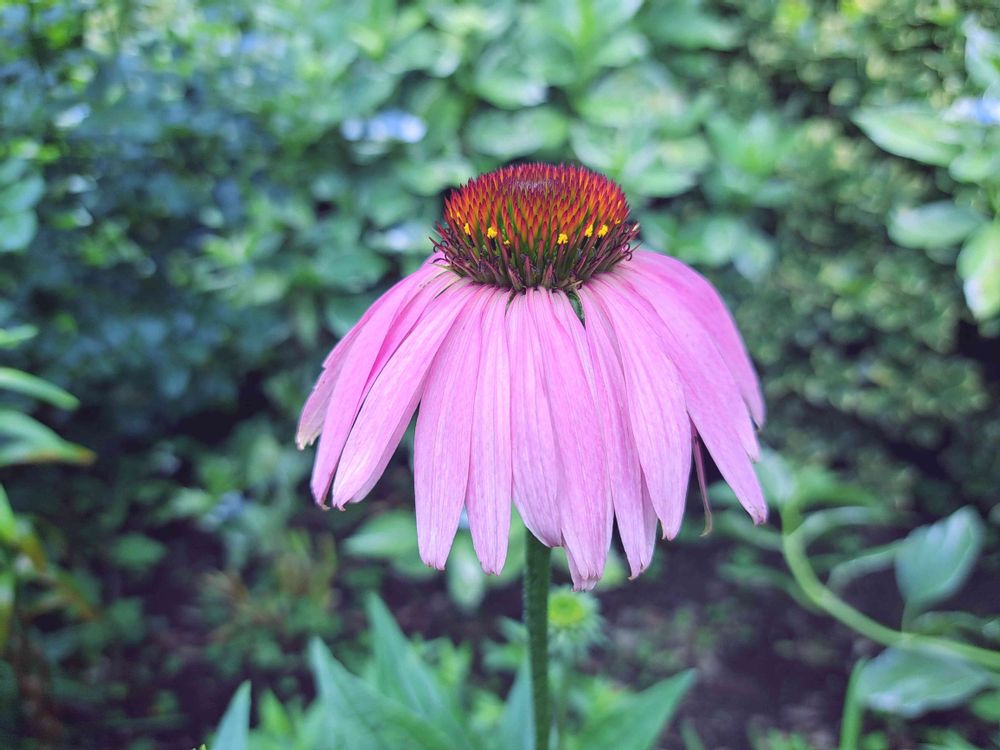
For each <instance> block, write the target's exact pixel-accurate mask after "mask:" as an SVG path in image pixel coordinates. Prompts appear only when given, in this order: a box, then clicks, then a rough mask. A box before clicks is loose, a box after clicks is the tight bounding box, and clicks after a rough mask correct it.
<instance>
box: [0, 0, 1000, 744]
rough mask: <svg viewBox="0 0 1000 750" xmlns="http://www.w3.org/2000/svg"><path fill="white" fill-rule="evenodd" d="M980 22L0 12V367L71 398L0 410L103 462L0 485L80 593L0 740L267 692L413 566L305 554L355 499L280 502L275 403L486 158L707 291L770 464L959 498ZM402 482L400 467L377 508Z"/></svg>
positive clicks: (806, 3) (15, 680)
mask: <svg viewBox="0 0 1000 750" xmlns="http://www.w3.org/2000/svg"><path fill="white" fill-rule="evenodd" d="M998 28H1000V10H998V9H997V8H996V5H995V3H993V2H989V1H987V0H978V1H971V0H970V1H966V0H963V1H962V2H948V3H933V2H926V1H925V0H900V1H899V2H862V1H860V0H844V1H843V2H839V3H824V2H818V0H776V1H772V0H750V2H746V3H743V2H740V3H737V2H731V1H729V0H705V1H704V2H701V1H699V0H670V1H669V2H656V3H654V2H645V3H644V2H641V0H626V1H625V2H619V1H617V0H615V1H612V0H572V1H571V2H566V1H565V0H539V1H538V2H531V3H528V2H514V0H501V2H496V3H489V4H475V3H462V2H449V1H448V0H420V1H419V2H406V3H403V2H398V3H397V2H394V1H393V0H358V1H357V2H351V3H346V2H345V3H325V2H319V1H318V0H276V1H275V2H268V3H258V4H253V3H245V2H236V3H233V2H219V1H213V0H204V1H203V2H195V0H120V1H117V2H113V1H112V0H36V1H35V2H30V3H20V4H10V3H5V4H3V5H2V6H0V83H2V85H0V260H2V262H0V328H3V333H2V334H0V342H3V343H14V342H18V341H22V340H24V339H25V338H26V337H27V336H28V335H29V334H30V331H31V327H35V328H36V329H37V331H38V335H37V336H36V337H35V338H34V339H32V340H30V341H28V342H27V343H25V344H24V345H22V346H20V347H18V348H15V349H8V350H4V351H3V356H4V366H5V367H6V368H8V369H5V370H3V372H4V373H7V375H6V376H3V377H6V382H7V383H8V384H9V383H10V382H11V372H12V371H13V370H15V369H16V370H18V371H24V372H31V373H35V374H36V375H38V376H39V377H41V378H43V379H45V380H46V381H50V382H52V383H55V384H57V385H58V386H61V387H64V388H67V389H68V390H70V391H72V392H73V393H74V394H75V395H76V396H77V397H78V398H79V400H80V403H81V404H82V405H81V407H80V408H79V409H78V410H77V411H76V412H74V413H72V414H70V413H66V412H62V411H58V410H53V409H51V408H50V407H48V406H42V407H37V408H36V407H35V406H33V405H32V404H31V403H28V404H27V405H26V406H24V407H23V409H22V411H21V412H20V416H18V417H13V419H15V421H16V420H21V422H20V423H21V424H22V426H23V425H25V424H28V423H27V422H25V421H24V420H26V419H34V417H41V418H42V419H43V421H44V422H45V424H51V425H53V427H54V428H55V430H57V431H58V434H61V435H65V436H66V439H67V440H69V441H72V442H73V443H79V444H82V445H85V446H87V447H88V448H89V449H92V450H93V451H95V452H96V454H97V456H98V460H97V462H96V463H95V464H94V466H93V467H92V468H90V469H89V470H87V471H81V470H78V469H69V468H57V467H49V468H46V469H45V470H44V471H43V470H41V469H39V468H37V467H30V468H28V467H25V468H20V469H18V468H12V469H10V470H7V471H5V474H4V477H3V479H4V484H5V486H6V487H7V489H8V493H9V495H10V499H11V503H12V507H13V512H15V513H20V514H24V513H30V514H31V517H32V519H33V524H34V526H33V528H36V529H37V531H38V538H39V539H40V540H41V543H42V544H44V547H45V549H46V554H47V556H48V558H49V559H51V560H54V561H56V562H57V564H58V565H59V566H60V569H65V570H67V571H70V572H71V575H72V577H73V580H74V582H75V585H76V586H78V587H80V588H81V589H82V590H84V591H86V592H87V595H88V597H90V598H91V599H92V601H94V602H97V603H99V604H100V607H99V609H100V611H101V617H100V618H99V619H98V620H97V621H95V622H92V623H91V622H88V623H84V624H81V623H80V622H79V620H78V619H77V618H76V617H74V616H73V615H72V614H71V613H65V612H64V613H62V614H60V613H59V612H51V613H49V614H47V615H46V617H45V618H44V620H42V621H41V622H40V623H39V624H34V625H32V626H31V627H29V628H27V629H26V630H25V633H24V635H25V638H26V639H27V641H28V642H30V644H31V645H30V649H31V650H30V653H31V658H30V659H22V660H21V661H19V662H18V663H17V665H16V668H15V667H11V668H10V669H9V670H8V669H7V668H6V667H4V668H3V669H4V671H3V673H2V674H0V688H2V691H5V692H4V695H5V696H8V694H9V695H11V696H13V697H12V698H11V702H10V706H12V708H11V710H10V711H7V712H5V713H4V716H3V717H0V722H2V725H0V731H2V732H8V734H9V733H10V732H13V731H14V730H13V729H10V728H11V727H17V728H18V729H17V731H18V732H19V733H21V734H22V735H24V736H27V737H36V738H42V739H40V740H38V742H37V743H36V744H34V745H27V746H28V747H35V746H39V745H40V746H43V747H44V746H47V745H46V743H49V744H48V746H51V744H52V743H53V742H57V741H58V742H64V743H67V744H69V745H73V746H76V747H91V746H93V747H98V746H107V745H109V744H110V745H112V746H118V745H119V744H121V742H123V741H125V740H126V739H128V740H131V739H135V738H141V737H143V736H156V735H157V733H160V732H166V733H169V732H174V733H178V732H180V733H181V734H180V735H178V734H174V735H170V736H173V737H177V736H184V737H185V738H187V739H188V740H189V741H190V744H194V743H195V741H196V740H200V738H201V735H200V728H201V727H203V726H205V725H206V722H214V720H215V718H216V716H217V714H218V708H219V704H218V694H219V691H223V692H224V693H226V694H228V693H229V692H230V690H231V689H232V688H234V687H235V684H236V681H237V675H238V674H242V673H243V672H245V671H246V670H251V671H253V672H255V673H258V674H260V675H262V676H265V677H266V678H268V679H271V680H274V681H275V682H276V684H277V685H278V688H279V689H280V690H286V691H289V692H291V691H294V690H295V689H296V688H297V687H299V680H300V673H301V670H302V668H303V666H304V662H303V661H302V660H301V659H300V658H299V656H298V655H299V654H302V653H305V647H306V643H308V641H309V639H310V638H311V637H312V636H314V635H320V636H323V637H325V638H328V639H329V638H333V637H336V636H338V635H339V634H341V632H342V629H343V628H344V627H346V626H345V623H344V622H343V621H342V617H341V614H342V613H341V612H340V610H339V608H338V606H337V605H338V603H340V602H341V601H342V600H345V599H346V600H350V599H351V597H352V596H354V591H355V589H365V588H372V587H375V586H377V585H378V584H379V583H380V582H381V581H382V580H383V577H385V576H390V577H394V578H395V577H398V574H399V569H400V566H403V567H405V566H406V565H408V564H410V563H412V558H411V559H410V560H409V561H408V562H407V561H405V560H403V561H402V562H400V561H401V560H402V556H401V555H399V554H393V555H379V554H374V553H372V552H371V548H370V547H369V548H368V551H367V552H364V551H362V552H358V549H361V550H364V545H363V544H362V542H361V541H354V542H353V546H354V550H353V551H352V550H351V545H350V544H349V545H348V550H347V554H346V555H344V556H343V557H341V556H338V554H337V550H336V549H335V548H334V547H333V545H332V544H331V543H330V542H329V538H330V535H332V534H333V533H334V532H346V531H349V530H352V529H354V528H355V527H356V526H357V525H358V524H359V523H360V522H361V521H362V520H363V516H365V514H366V513H368V512H369V509H365V508H353V509H352V510H351V511H349V512H348V513H346V514H343V515H341V514H336V515H334V514H331V515H330V516H320V515H319V514H318V513H316V512H315V511H313V510H312V509H311V508H310V507H309V506H308V503H307V501H306V499H305V495H306V493H305V491H304V489H303V481H302V480H303V478H304V476H305V473H306V472H307V470H308V465H309V459H310V456H309V455H303V454H298V453H297V452H296V451H295V450H294V447H293V443H292V440H291V436H292V432H293V424H294V420H295V417H296V412H297V410H298V408H299V407H300V405H301V401H302V399H303V396H304V394H306V393H307V391H308V388H309V386H310V385H311V381H312V379H313V377H314V376H315V375H316V374H317V371H318V368H319V365H320V363H321V361H322V357H323V355H324V353H325V350H327V349H328V348H329V346H330V345H331V344H332V342H333V341H334V339H335V337H337V336H340V335H342V334H343V333H344V332H345V331H346V330H347V329H348V328H349V327H350V326H351V324H352V323H353V322H354V321H355V320H356V319H357V317H358V316H359V315H360V313H361V311H362V310H363V309H364V308H365V306H366V305H367V304H368V303H369V302H370V301H371V299H373V298H374V296H375V295H376V294H378V293H379V292H380V291H381V290H382V289H384V288H385V287H386V286H387V285H388V284H390V283H391V282H392V281H393V280H394V279H395V278H397V277H398V276H399V275H400V274H402V273H405V272H407V271H408V270H409V269H412V268H413V267H415V265H416V264H418V263H419V262H420V261H421V260H422V259H423V257H424V256H425V255H426V254H427V252H428V250H429V241H428V239H427V238H428V236H429V235H430V233H431V232H432V228H433V224H434V222H435V221H436V219H437V217H438V214H439V211H440V205H441V197H442V194H443V192H444V191H446V190H447V189H448V188H450V187H452V186H455V185H457V184H458V183H460V182H461V181H463V180H465V179H467V178H469V177H471V176H473V175H474V174H476V173H477V172H480V171H484V170H487V169H490V168H493V167H495V166H497V165H499V164H502V163H504V162H506V161H509V160H517V159H545V160H575V161H580V162H582V163H584V164H586V165H587V166H589V167H591V168H594V169H598V170H602V171H605V172H607V173H608V174H609V175H611V176H612V177H614V178H615V179H617V180H619V181H620V182H621V184H622V185H623V186H624V187H625V189H626V191H627V192H628V194H629V197H630V199H631V201H632V205H633V208H634V210H635V213H636V214H637V216H638V217H639V220H640V221H641V224H642V230H643V241H644V244H645V245H646V246H648V247H651V248H656V249H661V250H664V251H667V252H670V253H672V254H675V255H677V256H678V257H680V258H682V259H684V260H686V261H688V262H690V263H692V264H694V265H696V266H697V267H698V268H700V269H701V270H703V271H704V272H706V273H707V274H708V275H710V276H711V277H712V279H713V281H715V282H716V283H717V284H718V285H719V286H720V287H721V288H722V289H723V292H724V294H725V296H726V298H727V300H728V301H729V302H730V303H731V305H732V307H733V309H734V312H735V314H736V316H737V318H738V320H739V322H740V325H741V329H742V330H743V331H744V333H745V334H746V338H747V341H748V345H749V347H750V349H751V351H752V353H753V355H754V357H755V359H756V361H757V362H758V363H759V365H760V367H761V370H762V374H763V379H764V382H765V384H766V391H767V395H768V401H769V405H770V409H771V418H770V421H769V424H768V427H767V431H766V433H765V437H766V440H767V442H769V443H770V444H771V445H773V446H774V447H775V448H777V449H778V450H779V451H780V452H781V453H782V454H783V455H784V456H786V458H787V459H788V460H789V461H790V462H793V463H794V464H795V465H803V466H806V467H809V468H810V470H812V469H815V470H816V471H822V470H823V468H824V467H834V468H836V469H837V470H839V471H841V472H842V473H843V475H844V476H846V477H847V478H848V480H849V481H850V482H852V483H854V484H856V485H861V486H864V487H866V488H867V489H868V491H869V492H870V493H872V494H873V495H874V496H875V497H877V498H878V502H879V504H880V505H881V506H882V507H884V508H895V509H897V510H900V511H902V510H913V511H915V512H917V513H918V514H919V515H921V516H944V515H947V514H948V513H950V512H952V511H954V510H955V509H957V508H959V507H962V506H965V505H970V506H976V505H978V506H979V507H980V508H981V509H982V510H983V511H984V512H985V511H987V509H988V504H989V503H990V502H992V500H993V499H994V494H993V493H995V488H996V487H997V486H998V485H1000V462H997V461H996V445H997V444H998V441H1000V412H998V411H997V409H996V404H997V403H998V398H997V396H998V393H997V390H998V385H997V383H998V370H997V357H996V347H997V338H996V337H997V335H998V333H1000V317H998V314H997V312H998V311H997V306H998V299H1000V291H998V283H1000V282H998V278H1000V261H998V255H1000V249H998V246H1000V236H998V231H997V226H998V223H997V222H998V213H1000V182H998V180H1000V178H998V175H1000V127H998V125H997V120H998V119H1000V116H998V114H997V109H998V107H1000V105H998V103H997V102H998V98H997V97H998V93H997V87H998V85H1000V84H998V81H997V76H998V73H997V71H998V69H1000V67H998V60H1000V53H998V43H997V29H998ZM15 378H17V379H18V382H19V383H20V387H21V389H22V392H23V391H24V390H25V389H27V391H28V393H27V395H29V396H32V397H37V398H41V399H43V400H44V399H45V393H46V391H44V389H43V390H42V391H41V392H40V391H38V389H37V388H38V387H39V385H38V383H37V382H36V381H26V380H24V379H23V378H19V377H18V376H15ZM32 389H34V390H32ZM48 393H49V394H50V395H51V394H53V393H55V392H54V391H49V392H48ZM50 400H51V399H50ZM57 401H58V399H57ZM19 406H20V405H19ZM55 406H56V407H61V406H63V405H62V404H59V403H55ZM24 409H28V410H32V414H30V415H28V416H24V414H25V411H24ZM5 413H7V412H5ZM9 424H10V423H9V422H8V426H9ZM33 424H38V425H41V422H35V423H33ZM44 429H48V428H44ZM46 434H47V433H46ZM55 434H56V433H55V432H53V433H52V436H54V435H55ZM35 435H36V437H40V436H41V435H42V433H40V432H37V431H36V433H35ZM8 446H9V443H4V444H3V446H2V447H0V450H8V449H9V448H8ZM64 447H65V446H64ZM409 492H410V489H409V480H408V478H407V477H406V473H405V470H402V469H401V467H397V470H396V472H395V473H392V472H391V473H390V476H389V477H387V479H386V481H385V483H384V484H383V487H382V491H381V493H382V497H384V498H388V499H387V500H386V502H382V503H378V504H374V505H375V507H374V509H371V510H374V513H375V514H377V513H379V512H381V511H382V510H385V509H386V508H390V509H397V508H399V507H406V506H407V498H408V495H409ZM400 498H402V499H400ZM368 505H369V506H371V505H373V503H369V504H368ZM984 514H985V513H984ZM994 520H995V519H994ZM377 522H378V519H372V520H369V521H367V522H366V525H365V526H364V527H362V531H363V532H365V533H368V535H369V536H368V541H369V542H370V541H371V533H372V532H373V527H372V526H371V525H370V524H375V523H377ZM381 523H382V524H387V523H388V522H387V521H381ZM375 530H377V529H375ZM992 533H993V537H992V538H994V540H995V531H994V532H992ZM362 539H364V537H362ZM772 542H773V540H772ZM463 544H464V542H461V541H460V543H459V547H458V548H457V549H456V553H455V558H456V559H455V562H456V563H461V564H458V565H456V566H454V567H455V570H453V571H450V572H449V576H451V577H452V578H455V579H456V582H454V583H452V588H453V590H454V591H455V592H456V597H457V598H458V601H459V603H460V604H463V605H464V606H466V607H473V606H475V605H476V604H477V603H478V601H479V600H480V599H481V597H482V596H483V591H484V590H485V589H484V588H483V587H484V586H485V582H484V581H483V580H482V579H481V577H480V578H476V576H475V575H471V576H470V577H468V578H463V577H462V576H463V572H464V571H468V570H469V565H468V564H466V563H469V560H468V559H467V558H468V554H467V552H468V550H465V552H463V551H462V550H463V547H462V545H463ZM466 546H467V545H466ZM848 551H850V550H848ZM394 552H395V551H394ZM463 556H464V557H463ZM993 556H994V559H995V552H994V553H993ZM364 557H368V558H379V559H389V560H390V562H391V564H390V565H388V566H385V567H383V568H378V569H372V568H370V567H369V566H367V565H363V564H360V563H359V562H358V561H359V560H361V559H363V558H364ZM888 557H889V556H888V555H886V554H883V556H882V558H878V559H880V560H881V561H882V562H884V560H885V559H888ZM351 558H353V560H354V562H353V563H352V562H351V561H350V559H351ZM852 559H853V558H852ZM462 560H465V563H462ZM839 562H840V563H843V564H845V565H846V564H848V563H850V561H849V560H846V559H845V560H841V561H839ZM853 565H854V567H853V568H852V567H847V568H843V567H841V568H835V570H839V571H841V573H840V575H841V577H842V578H843V579H844V580H849V579H850V578H851V576H853V575H855V574H856V573H857V572H858V569H859V568H863V567H864V565H863V564H861V565H859V564H857V563H853ZM411 567H412V566H411ZM733 567H734V570H738V569H740V568H741V566H740V565H739V564H737V565H734V566H733ZM743 569H744V570H746V571H752V570H753V568H752V567H749V568H748V567H746V566H743ZM759 570H763V569H762V568H761V569H758V571H759ZM731 572H732V571H731ZM773 574H774V571H770V573H769V574H768V575H770V576H771V578H772V579H773V577H774V576H773ZM905 580H907V578H906V575H905V574H903V575H902V577H901V584H902V585H903V587H904V591H905V590H907V589H906V587H907V586H909V585H910V584H906V583H903V581H905ZM942 585H945V584H942ZM928 595H930V596H931V597H932V598H933V596H936V595H934V594H933V593H932V592H931V593H930V594H928V593H927V592H924V596H925V597H926V596H928ZM463 597H464V598H463ZM918 605H919V602H918ZM919 609H920V606H916V609H915V610H914V612H913V614H914V616H918V610H919ZM347 625H348V626H349V625H350V623H347ZM355 627H356V626H355ZM26 653H27V652H26ZM9 657H10V655H9V654H8V659H9ZM2 666H3V665H0V667H2ZM8 666H9V665H8ZM13 672H16V674H15V675H14V676H11V674H12V673H13ZM204 675H210V679H207V680H205V679H201V678H202V677H203V676H204ZM11 684H13V685H14V687H13V688H11V689H10V690H8V686H9V685H11ZM192 684H196V685H197V687H196V688H194V689H186V688H187V687H189V686H191V685H192ZM182 685H183V686H185V689H178V686H182ZM25 686H28V687H30V688H31V689H32V690H36V688H37V691H40V692H41V693H42V694H44V695H45V696H46V701H45V702H44V705H42V706H41V707H40V710H39V712H37V714H33V715H32V716H25V715H24V714H23V712H20V711H19V709H18V706H19V705H23V698H24V695H23V692H22V693H18V692H17V691H18V690H21V691H23V690H25ZM19 700H21V701H22V702H20V703H19ZM4 705H6V702H5V704H4ZM205 706H209V707H211V708H210V710H209V715H208V716H205V715H203V714H202V713H200V712H203V711H205V710H206V709H205ZM80 717H85V720H81V719H80ZM186 726H189V727H191V732H192V733H191V734H190V736H188V735H183V732H184V727H186ZM5 736H6V735H2V734H0V738H4V737H5ZM45 738H49V739H45ZM137 741H138V740H137ZM140 742H141V741H140ZM942 742H944V740H942ZM101 743H104V744H103V745H102V744H101ZM136 747H143V745H141V744H138V745H136Z"/></svg>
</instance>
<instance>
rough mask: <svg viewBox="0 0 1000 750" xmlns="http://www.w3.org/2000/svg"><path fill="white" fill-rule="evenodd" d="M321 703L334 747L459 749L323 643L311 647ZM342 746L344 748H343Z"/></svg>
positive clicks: (416, 749) (311, 658) (317, 642)
mask: <svg viewBox="0 0 1000 750" xmlns="http://www.w3.org/2000/svg"><path fill="white" fill-rule="evenodd" d="M309 661H310V665H311V667H312V671H313V675H314V677H315V679H316V686H317V690H318V692H319V701H320V703H321V705H322V706H323V710H324V713H325V718H326V720H327V722H328V727H329V734H332V735H333V736H332V737H331V738H330V740H331V741H330V743H329V744H330V746H332V747H349V748H351V750H382V749H383V748H395V747H399V748H403V747H405V748H407V750H442V749H452V750H460V748H464V747H467V746H464V745H461V744H459V743H458V742H457V740H456V739H455V738H449V737H448V735H447V734H446V733H445V732H444V730H442V729H439V728H438V727H436V726H435V725H434V724H433V723H431V722H429V721H427V720H426V719H424V718H422V717H420V716H418V715H417V714H416V713H414V712H413V711H411V710H410V709H408V708H406V707H405V706H403V705H402V704H400V703H399V702H398V701H395V700H393V699H391V698H389V697H388V696H385V695H383V694H381V693H379V692H378V691H376V690H375V689H374V688H373V687H371V686H370V685H368V684H367V683H366V682H365V681H363V680H361V679H360V678H358V677H355V676H354V675H352V674H351V673H350V672H348V671H347V670H346V669H344V667H343V666H342V665H341V664H340V662H338V661H337V660H336V659H334V658H333V656H332V654H330V651H329V649H328V648H327V647H326V646H325V645H324V644H323V642H322V641H320V640H319V639H314V640H313V641H312V643H311V644H310V646H309ZM338 742H339V743H340V744H338Z"/></svg>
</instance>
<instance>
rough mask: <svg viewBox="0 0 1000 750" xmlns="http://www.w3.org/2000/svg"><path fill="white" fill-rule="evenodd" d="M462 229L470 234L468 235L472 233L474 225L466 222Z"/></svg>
mask: <svg viewBox="0 0 1000 750" xmlns="http://www.w3.org/2000/svg"><path fill="white" fill-rule="evenodd" d="M462 229H464V230H465V233H466V234H468V235H471V234H472V227H470V226H469V222H465V226H464V227H462Z"/></svg>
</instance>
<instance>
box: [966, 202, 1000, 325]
mask: <svg viewBox="0 0 1000 750" xmlns="http://www.w3.org/2000/svg"><path fill="white" fill-rule="evenodd" d="M958 274H959V276H961V277H962V279H963V280H964V281H965V283H964V285H963V290H964V291H965V302H966V304H968V306H969V309H970V310H972V314H973V315H975V316H976V317H977V318H979V319H980V320H986V319H987V318H992V317H993V316H994V315H996V314H997V313H1000V221H995V222H993V223H992V224H986V225H985V226H982V227H980V228H979V229H978V230H977V231H976V232H975V234H973V235H972V236H971V237H970V238H969V239H968V240H966V243H965V246H964V247H963V248H962V252H961V253H959V256H958Z"/></svg>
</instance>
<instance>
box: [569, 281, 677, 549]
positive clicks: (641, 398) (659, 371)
mask: <svg viewBox="0 0 1000 750" xmlns="http://www.w3.org/2000/svg"><path fill="white" fill-rule="evenodd" d="M580 299H581V300H582V301H583V309H584V317H585V319H586V320H587V321H588V322H591V321H592V322H593V324H594V325H596V326H601V325H603V326H605V327H606V329H607V331H608V335H609V336H611V335H613V336H614V341H615V342H616V343H617V351H618V356H619V361H620V362H621V367H622V372H623V373H624V378H625V399H626V403H627V405H628V417H629V423H630V425H631V428H632V435H633V437H634V439H635V447H636V452H637V454H638V456H639V463H640V465H641V467H642V472H643V476H644V477H645V482H646V486H647V488H648V490H649V496H650V501H651V502H652V505H653V508H654V509H655V510H656V514H657V515H658V516H659V518H660V522H661V523H662V524H663V533H664V535H665V536H666V537H668V538H671V539H672V538H673V537H674V536H676V535H677V532H678V531H679V530H680V525H681V519H682V518H683V516H684V501H685V498H686V495H687V486H688V477H689V476H690V471H691V423H690V420H689V419H688V416H687V408H686V405H685V398H684V391H683V388H682V385H681V380H680V376H679V375H678V373H677V369H676V368H675V367H674V365H673V364H672V362H671V361H670V358H669V357H668V356H667V353H666V350H665V349H664V348H663V346H662V342H661V339H660V336H659V334H658V332H657V330H656V329H655V328H654V326H653V324H652V321H653V320H655V313H652V312H651V311H648V310H643V309H642V308H641V307H637V306H636V305H635V303H634V300H632V299H630V298H629V297H628V296H627V295H626V294H624V293H622V291H621V283H620V281H618V280H616V279H612V280H611V281H604V280H603V279H600V280H594V281H593V283H591V284H589V285H587V286H586V287H585V288H583V289H581V290H580Z"/></svg>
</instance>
